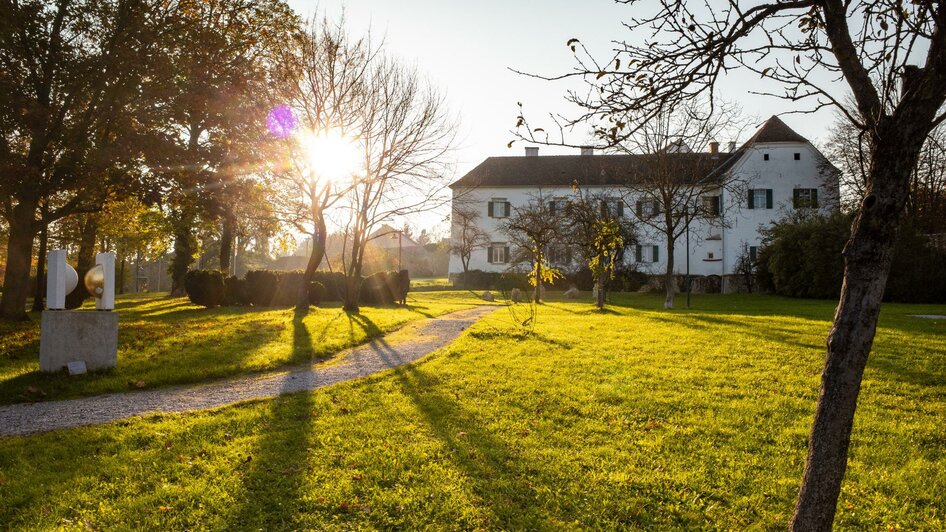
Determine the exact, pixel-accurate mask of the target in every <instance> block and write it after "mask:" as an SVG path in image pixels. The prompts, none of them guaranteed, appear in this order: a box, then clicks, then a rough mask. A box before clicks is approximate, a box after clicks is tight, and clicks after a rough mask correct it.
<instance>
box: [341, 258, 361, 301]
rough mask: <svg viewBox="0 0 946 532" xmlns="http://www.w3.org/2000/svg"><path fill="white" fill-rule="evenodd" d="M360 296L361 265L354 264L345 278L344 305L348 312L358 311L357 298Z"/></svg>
mask: <svg viewBox="0 0 946 532" xmlns="http://www.w3.org/2000/svg"><path fill="white" fill-rule="evenodd" d="M360 296H361V266H356V267H355V268H354V271H353V272H352V273H351V275H348V276H347V277H346V278H345V306H344V307H343V308H344V310H346V311H348V312H358V311H359V306H358V298H359V297H360Z"/></svg>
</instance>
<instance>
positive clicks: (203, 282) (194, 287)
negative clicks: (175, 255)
mask: <svg viewBox="0 0 946 532" xmlns="http://www.w3.org/2000/svg"><path fill="white" fill-rule="evenodd" d="M184 291H185V292H187V297H188V298H190V300H191V303H194V304H195V305H202V306H205V307H207V308H213V307H219V306H220V305H222V304H223V302H224V298H225V295H226V286H225V284H224V280H223V273H222V272H220V271H218V270H191V271H189V272H187V273H186V274H185V275H184Z"/></svg>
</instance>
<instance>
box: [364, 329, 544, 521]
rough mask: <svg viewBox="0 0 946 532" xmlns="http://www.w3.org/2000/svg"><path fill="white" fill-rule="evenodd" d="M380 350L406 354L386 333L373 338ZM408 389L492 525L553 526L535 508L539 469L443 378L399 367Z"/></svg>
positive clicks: (389, 355) (391, 357) (390, 356)
mask: <svg viewBox="0 0 946 532" xmlns="http://www.w3.org/2000/svg"><path fill="white" fill-rule="evenodd" d="M372 345H373V346H374V349H376V350H377V352H378V354H379V356H380V357H381V358H383V359H385V360H388V361H390V362H396V361H397V360H399V359H401V358H402V357H401V355H399V354H398V353H397V351H396V350H395V349H393V348H392V347H391V346H390V345H388V344H387V343H386V342H385V341H384V340H383V339H380V340H376V341H375V342H374V343H373V344H372ZM394 376H395V377H396V378H397V380H398V382H399V384H400V385H401V388H402V389H403V390H404V393H405V394H406V395H407V396H408V397H409V398H410V399H411V400H412V401H413V402H414V404H415V405H417V409H418V411H419V412H420V413H421V415H422V416H423V417H424V420H425V422H426V423H427V425H428V426H429V427H430V430H431V432H432V433H433V434H434V436H436V437H437V438H438V439H439V440H441V441H442V442H443V444H444V448H445V449H448V450H449V452H450V454H451V455H452V456H453V462H454V464H455V465H456V466H457V467H459V468H460V469H461V470H462V471H463V472H464V477H465V478H466V479H467V480H468V481H469V482H468V485H467V486H464V488H465V489H467V490H469V492H471V493H472V494H474V495H475V497H476V498H477V499H478V501H479V502H481V503H482V504H483V505H485V506H486V507H487V509H488V510H489V512H490V513H491V519H490V522H489V524H488V526H491V527H496V528H503V529H530V528H532V529H534V528H551V527H552V523H549V522H548V521H547V520H546V518H545V516H543V515H542V514H540V513H539V512H537V511H536V510H535V507H536V502H537V501H536V498H535V496H534V488H533V487H532V486H531V484H530V480H531V479H533V478H535V477H538V476H539V474H538V471H537V470H535V469H533V468H530V467H529V466H528V465H527V464H524V463H523V461H522V459H521V458H520V457H519V456H518V455H517V453H516V452H515V451H513V450H512V449H511V448H510V447H509V446H508V445H507V444H506V443H505V442H503V441H502V440H501V439H500V438H498V437H496V436H495V435H493V434H492V433H490V432H489V431H488V430H487V429H486V428H484V427H483V426H482V425H481V422H480V420H479V419H477V417H476V416H475V415H474V414H472V413H471V412H469V411H467V410H466V409H465V408H463V406H462V405H461V404H460V402H459V400H458V398H457V396H454V397H450V396H448V395H445V394H443V393H440V392H439V391H438V390H440V389H441V388H443V384H442V383H441V381H440V379H439V378H438V377H436V376H435V375H433V374H431V373H427V372H425V371H422V370H421V369H419V368H417V367H415V366H413V365H406V366H400V367H398V368H396V369H395V370H394Z"/></svg>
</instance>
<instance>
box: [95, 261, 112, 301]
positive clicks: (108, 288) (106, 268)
mask: <svg viewBox="0 0 946 532" xmlns="http://www.w3.org/2000/svg"><path fill="white" fill-rule="evenodd" d="M95 265H96V266H101V267H102V270H103V271H102V273H104V274H105V286H103V287H102V295H101V296H99V297H98V298H97V299H96V300H95V308H96V310H114V309H115V254H114V253H112V252H107V253H97V254H96V255H95Z"/></svg>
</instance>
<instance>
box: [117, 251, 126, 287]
mask: <svg viewBox="0 0 946 532" xmlns="http://www.w3.org/2000/svg"><path fill="white" fill-rule="evenodd" d="M118 293H119V294H124V293H125V257H122V263H121V267H120V268H119V269H118Z"/></svg>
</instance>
